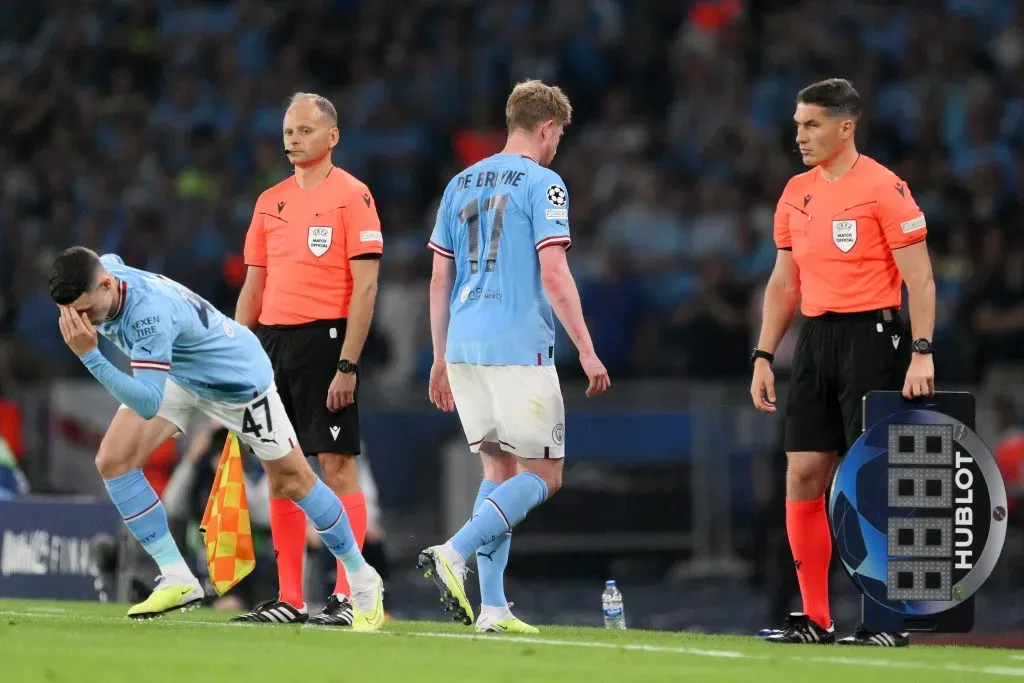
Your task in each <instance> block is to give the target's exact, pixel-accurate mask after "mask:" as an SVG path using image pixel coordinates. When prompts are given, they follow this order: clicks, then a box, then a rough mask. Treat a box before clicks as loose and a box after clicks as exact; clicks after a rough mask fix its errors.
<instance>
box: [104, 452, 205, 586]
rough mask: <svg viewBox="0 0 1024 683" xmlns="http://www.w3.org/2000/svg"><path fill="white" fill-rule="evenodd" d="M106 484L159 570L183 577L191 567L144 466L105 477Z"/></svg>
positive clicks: (189, 571) (187, 574)
mask: <svg viewBox="0 0 1024 683" xmlns="http://www.w3.org/2000/svg"><path fill="white" fill-rule="evenodd" d="M103 484H104V486H106V487H107V493H109V494H110V500H112V501H113V502H114V506H115V507H117V511H118V512H120V513H121V518H122V519H124V523H125V526H127V527H128V531H130V532H131V534H132V536H134V537H135V540H137V541H138V542H139V544H140V545H141V546H142V548H143V549H144V550H145V551H146V552H147V553H149V556H150V557H152V558H153V561H154V562H156V565H157V566H158V567H159V568H160V571H161V572H162V573H163V574H164V575H167V576H177V577H182V578H184V577H185V576H191V575H192V570H191V569H189V567H188V565H187V564H186V563H185V558H184V557H182V556H181V551H180V550H178V544H177V543H175V542H174V537H172V536H171V530H170V527H168V526H167V511H166V510H165V509H164V504H163V503H161V502H160V499H159V498H158V497H157V495H156V491H154V490H153V487H152V486H150V485H149V482H148V481H147V480H146V477H145V475H143V474H142V470H139V469H135V470H131V471H130V472H128V473H126V474H122V475H121V476H120V477H115V478H114V479H105V480H104V481H103Z"/></svg>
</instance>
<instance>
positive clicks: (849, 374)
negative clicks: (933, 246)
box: [750, 78, 935, 647]
mask: <svg viewBox="0 0 1024 683" xmlns="http://www.w3.org/2000/svg"><path fill="white" fill-rule="evenodd" d="M860 108H861V107H860V96H859V95H858V94H857V91H856V90H855V89H854V88H853V86H852V85H851V84H850V83H849V81H846V80H843V79H836V78H834V79H829V80H826V81H822V82H820V83H815V84H813V85H810V86H808V87H806V88H804V89H803V90H801V91H800V93H799V94H798V95H797V104H796V114H795V116H794V121H795V123H796V142H797V146H798V147H799V150H800V155H801V156H802V157H803V162H804V164H805V165H806V166H810V167H811V170H809V171H806V172H804V173H801V174H800V175H797V176H794V177H793V178H792V179H790V181H789V183H788V184H787V185H786V189H785V190H784V191H783V193H782V197H781V199H779V203H778V206H777V208H776V211H775V230H774V232H775V244H776V247H777V248H778V253H777V257H776V261H775V269H774V270H773V271H772V274H771V278H770V279H769V281H768V286H767V288H766V290H765V295H764V314H763V318H762V323H761V334H760V339H759V341H758V345H757V348H756V349H754V352H753V354H752V360H753V364H754V372H753V375H754V376H753V381H752V383H751V387H750V394H751V397H752V398H753V401H754V405H755V406H756V407H757V408H758V409H759V410H762V411H764V412H768V413H771V412H774V411H775V377H774V375H773V373H772V369H771V364H772V361H773V360H774V357H773V355H772V354H773V353H774V351H775V348H776V347H777V346H778V344H779V341H780V340H781V339H782V337H783V335H784V334H785V333H786V330H787V329H788V327H789V324H790V322H791V321H792V319H793V314H794V312H795V310H796V306H797V303H798V302H799V303H800V310H801V312H802V313H803V314H804V315H805V316H806V317H807V323H806V324H805V325H804V326H803V329H802V330H801V333H800V336H799V339H798V340H797V347H796V355H795V358H794V366H793V373H792V379H791V382H790V390H789V397H788V400H787V405H786V417H785V427H784V438H785V449H786V456H787V460H788V467H787V472H786V531H787V534H788V536H789V544H790V548H791V549H792V551H793V559H794V563H795V565H796V571H797V578H798V579H799V583H800V594H801V597H802V598H803V609H804V611H803V613H798V614H793V615H790V617H789V618H788V620H787V623H786V625H785V626H784V627H783V628H781V629H773V630H771V631H769V632H768V634H767V635H766V637H765V640H766V641H768V642H773V643H834V642H836V637H835V629H834V628H833V625H832V618H831V616H830V611H829V601H828V573H829V571H828V570H829V561H830V559H831V555H832V536H831V532H830V530H829V525H828V519H827V517H826V514H825V489H826V487H827V486H828V483H829V481H830V480H831V478H832V473H833V471H834V469H835V466H836V464H837V460H836V458H837V456H838V455H841V454H843V453H844V452H845V451H846V450H847V449H848V448H849V447H850V446H851V445H852V444H853V442H854V441H856V440H857V437H858V436H859V435H860V432H861V416H862V406H861V399H862V398H863V396H864V394H866V393H868V392H869V391H874V390H885V389H889V390H899V389H902V392H903V395H904V396H906V397H907V398H916V397H921V396H930V395H932V394H933V393H934V391H935V367H934V365H933V362H932V355H931V354H932V343H931V337H932V332H933V329H934V326H935V282H934V280H933V278H932V267H931V261H930V258H929V256H928V248H927V246H926V243H925V236H926V235H927V232H928V230H927V226H926V222H925V217H924V214H923V213H922V212H921V209H920V207H918V205H917V203H916V202H915V201H914V198H913V196H912V195H911V194H910V188H909V187H907V184H906V183H905V182H904V181H903V180H902V179H900V178H899V177H897V176H896V174H894V173H893V172H892V171H890V170H889V169H888V168H886V167H885V166H882V165H881V164H879V163H878V162H877V161H875V160H873V159H870V158H868V157H866V156H864V155H862V154H860V153H859V152H858V151H857V147H856V144H855V142H854V134H855V132H856V128H857V119H858V117H859V115H860ZM904 282H905V283H906V285H907V292H908V295H909V300H910V302H909V303H910V330H907V329H906V326H905V324H904V322H903V320H902V318H900V315H899V310H900V305H901V303H902V302H901V300H900V299H901V296H902V285H903V283H904ZM838 642H840V643H842V644H849V645H874V646H882V647H901V646H904V645H907V644H909V638H908V635H907V634H906V633H869V632H867V631H866V630H864V628H863V626H862V627H861V628H860V629H858V630H857V631H856V633H854V634H853V635H852V636H849V637H847V638H843V639H841V640H839V641H838Z"/></svg>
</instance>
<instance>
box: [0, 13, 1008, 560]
mask: <svg viewBox="0 0 1024 683" xmlns="http://www.w3.org/2000/svg"><path fill="white" fill-rule="evenodd" d="M831 76H842V77H846V78H849V79H850V80H852V81H853V83H854V85H855V86H856V87H857V88H858V89H859V91H860V93H861V95H862V98H863V100H864V112H865V113H864V116H863V118H862V120H861V122H860V125H859V133H858V142H859V145H860V148H861V151H862V152H865V153H867V154H869V155H871V156H873V157H874V158H876V159H877V160H879V161H881V162H882V163H884V164H887V165H890V166H891V167H892V168H893V169H894V170H895V171H896V172H897V173H899V174H900V175H901V176H902V177H903V178H904V179H905V180H906V181H908V183H909V185H910V188H911V190H912V191H913V193H914V195H915V197H916V199H917V201H918V203H919V204H920V205H921V207H922V208H923V209H924V211H925V213H926V214H927V217H928V225H929V245H930V248H931V250H932V254H933V259H934V261H933V263H934V268H935V275H936V281H937V285H938V296H939V310H938V321H937V329H936V335H935V336H936V344H937V348H938V349H939V351H938V353H937V356H936V364H937V372H938V378H939V382H940V384H942V383H962V384H965V385H968V386H976V385H979V384H980V383H983V382H985V381H986V378H987V377H988V376H990V375H991V373H992V372H994V369H996V368H1003V367H1008V366H1011V367H1012V366H1013V365H1014V364H1019V363H1020V362H1021V361H1024V230H1022V227H1021V224H1020V221H1021V216H1022V212H1024V206H1022V202H1024V155H1022V153H1021V150H1022V148H1024V4H1022V3H1021V2H1017V1H1015V0H900V1H899V2H895V1H882V0H828V1H825V0H803V1H799V0H685V1H678V2H666V1H663V0H306V1H305V2H302V3H291V2H270V1H266V0H233V1H227V0H224V1H217V0H50V1H45V2H31V3H22V2H18V3H4V4H3V7H0V130H3V139H4V143H3V145H0V193H2V196H0V398H3V397H4V392H5V391H6V394H7V396H6V398H7V399H8V406H10V404H11V402H12V401H13V402H14V403H15V404H16V403H17V396H15V395H14V391H13V389H12V388H11V387H13V386H16V385H17V386H25V385H28V384H34V383H37V382H40V381H44V382H45V381H51V380H53V379H55V378H63V377H75V376H78V377H82V376H83V375H84V372H83V370H82V368H81V367H80V364H79V363H78V362H77V361H76V359H75V358H74V357H73V356H72V355H71V354H70V352H68V351H67V349H66V348H65V347H64V344H63V343H62V340H61V338H60V334H59V331H58V329H57V325H56V321H55V319H56V311H55V308H54V306H53V304H52V303H51V301H50V300H49V297H48V295H47V288H46V279H45V273H46V270H47V269H48V267H49V263H50V261H51V258H52V256H53V255H54V253H55V251H56V250H59V249H61V248H63V247H66V246H68V245H71V244H85V245H88V246H90V247H92V248H94V249H96V250H98V251H100V252H111V251H112V252H116V253H118V254H120V255H122V256H123V258H124V259H125V261H126V262H127V263H128V264H130V265H134V266H137V267H141V268H145V269H149V270H154V271H159V272H161V273H164V274H166V275H167V276H169V277H172V278H174V279H177V280H179V281H181V282H183V283H185V284H187V285H188V286H189V287H191V288H193V289H194V290H195V291H196V292H198V293H200V294H201V295H202V296H204V297H206V298H208V299H209V300H210V301H212V302H214V303H215V304H216V305H217V306H218V307H219V308H221V309H222V310H224V311H225V312H228V313H230V312H232V311H233V308H234V304H235V299H236V296H237V292H238V288H239V286H240V283H241V280H242V278H243V277H244V264H243V263H242V260H241V252H242V245H243V240H244V235H245V231H246V228H247V227H248V224H249V220H250V216H251V212H252V208H253V205H254V202H255V199H256V197H257V196H258V195H259V193H260V192H261V191H262V190H263V189H265V188H266V187H268V186H270V185H272V184H274V183H276V182H278V181H279V180H281V179H283V178H284V177H286V176H287V175H288V174H289V172H290V169H289V167H288V165H287V161H286V159H285V157H284V155H283V154H282V141H281V134H280V128H281V117H282V115H283V109H284V104H285V102H286V101H287V99H288V97H289V95H290V94H291V93H293V92H295V91H316V92H319V93H321V94H324V95H326V96H327V97H329V98H331V99H332V100H333V101H334V103H335V104H336V106H337V108H338V111H339V114H340V121H339V127H340V129H341V142H340V144H339V146H338V148H337V150H336V152H335V161H336V163H337V164H338V165H340V166H342V167H344V168H346V169H347V170H349V171H350V172H352V173H353V174H355V175H356V176H357V177H359V178H361V179H362V180H364V181H365V182H366V183H367V184H368V185H369V186H370V188H371V190H372V191H373V193H374V194H375V196H376V199H377V204H378V207H379V210H380V212H381V220H382V224H383V231H384V234H385V253H384V258H383V262H382V278H381V286H380V292H379V299H378V308H377V314H376V318H375V328H374V337H373V343H372V346H373V348H372V351H373V352H375V353H376V358H377V368H376V371H375V372H376V377H377V380H378V382H379V383H380V384H381V386H383V387H385V389H386V390H385V391H384V392H383V394H384V395H385V396H386V395H387V394H388V392H391V393H392V394H395V393H407V390H409V389H410V388H411V392H412V393H416V394H418V393H419V392H422V385H423V384H424V382H423V380H424V378H425V377H426V373H427V370H428V368H429V362H430V341H429V329H428V320H427V306H426V303H427V277H428V273H429V267H430V256H429V252H427V251H426V250H425V247H424V245H425V242H426V239H427V237H428V235H429V232H430V227H431V226H432V224H433V221H434V216H435V211H436V206H437V201H438V198H439V195H440V193H441V190H442V189H443V187H444V184H445V183H446V182H447V180H448V179H449V177H450V176H451V175H453V174H454V173H455V172H457V171H458V170H460V169H461V168H463V167H464V166H466V165H468V164H470V163H472V162H474V161H476V160H477V159H479V158H482V157H483V156H486V155H487V154H490V153H492V152H495V151H497V150H499V149H500V147H501V145H502V144H503V142H504V133H505V131H504V120H503V118H504V101H505V98H506V96H507V93H508V91H509V89H510V87H511V86H512V85H513V84H514V83H515V82H517V81H519V80H523V79H526V78H540V79H543V80H545V81H547V82H551V83H557V84H559V85H561V86H562V87H563V88H564V89H565V90H566V92H567V93H568V95H569V96H570V98H571V99H572V102H573V105H574V120H573V123H572V125H571V126H570V127H569V128H568V129H567V132H566V135H565V138H564V140H563V142H562V145H561V148H560V151H559V154H558V157H557V158H556V160H555V162H554V164H553V167H554V168H555V170H557V171H558V172H559V173H560V174H561V175H562V177H563V178H564V179H565V181H566V184H567V186H568V189H569V193H570V197H571V204H572V215H571V226H572V231H573V237H574V245H575V248H574V249H573V250H572V252H570V264H571V266H572V268H573V271H574V273H575V275H576V277H577V279H578V282H579V285H580V288H581V292H582V296H583V301H584V309H585V311H586V313H587V317H588V319H589V322H590V326H591V330H592V332H593V335H594V338H595V343H596V346H597V349H598V352H599V354H600V355H601V357H602V359H603V360H604V361H605V363H606V365H607V366H608V368H609V370H610V371H611V373H612V376H613V377H614V378H617V379H619V380H626V379H634V380H638V381H644V380H648V379H653V378H657V379H661V380H665V379H671V380H673V381H676V380H677V381H679V382H685V381H691V380H693V381H705V382H707V381H710V382H729V383H735V384H736V385H737V386H740V385H742V384H743V383H744V382H746V381H747V378H748V376H749V375H748V373H749V364H748V363H747V362H746V359H747V355H748V353H749V349H750V348H751V346H752V344H753V342H754V338H755V336H756V334H757V330H758V325H759V308H760V302H761V291H762V288H763V286H764V283H765V281H766V279H767V277H768V274H769V272H770V270H771V267H772V265H773V263H774V258H775V247H774V244H773V242H772V235H771V226H772V214H773V211H774V208H775V203H776V201H777V199H778V196H779V193H780V192H781V190H782V188H783V186H784V185H785V183H786V181H787V180H788V178H789V177H790V176H791V175H792V174H794V173H796V172H799V171H801V170H802V168H801V166H800V162H799V158H798V156H797V155H795V154H794V151H793V148H794V143H793V138H794V129H793V125H792V122H791V118H792V114H793V107H794V96H795V93H796V91H797V90H798V89H799V88H801V87H803V86H804V85H807V84H808V83H810V82H812V81H815V80H818V79H820V78H824V77H831ZM787 339H788V341H787V343H786V344H784V346H783V348H782V349H781V350H780V353H779V361H778V366H779V368H781V370H782V371H783V373H784V371H785V368H786V367H787V366H788V364H789V362H790V360H791V354H792V340H793V336H792V335H791V336H790V337H788V338H787ZM559 352H560V354H561V357H560V364H559V370H560V372H561V373H563V375H564V376H571V375H572V374H573V373H574V372H577V368H576V363H575V362H574V359H573V354H572V347H571V344H568V343H563V344H562V345H561V348H560V351H559ZM1018 399H1019V397H1017V398H1014V397H1012V396H1009V395H1008V396H1005V397H1002V396H1001V397H1000V398H999V400H998V401H997V403H998V406H999V409H998V410H997V411H996V413H995V414H996V416H997V419H998V422H997V423H996V424H997V425H998V427H997V429H996V431H995V432H993V433H992V434H991V438H992V439H995V440H996V441H999V440H1002V439H1004V437H1005V438H1006V439H1010V440H1011V441H1012V440H1013V439H1015V438H1017V437H1016V434H1017V431H1016V425H1017V424H1018V418H1017V415H1018V413H1017V406H1018V405H1019V404H1018V403H1016V402H1015V401H1016V400H1018ZM747 407H749V406H747ZM0 408H2V406H0ZM3 414H4V413H3V410H2V409H0V426H2V424H3V420H4V418H3ZM570 438H571V437H570ZM19 439H20V437H19ZM1019 441H1020V440H1019V439H1017V441H1013V443H1015V444H1016V446H1015V447H1016V448H1017V450H1018V451H1020V450H1022V449H1024V446H1022V445H1021V444H1020V443H1019ZM371 450H372V444H371ZM1016 452H1017V451H1015V453H1016ZM1013 457H1014V458H1018V457H1020V456H1019V455H1015V456H1013ZM772 462H775V465H776V469H777V465H778V463H777V461H772ZM1014 471H1016V470H1014ZM381 488H382V496H383V497H385V498H386V492H385V489H386V486H384V485H382V487H381ZM513 555H515V553H513Z"/></svg>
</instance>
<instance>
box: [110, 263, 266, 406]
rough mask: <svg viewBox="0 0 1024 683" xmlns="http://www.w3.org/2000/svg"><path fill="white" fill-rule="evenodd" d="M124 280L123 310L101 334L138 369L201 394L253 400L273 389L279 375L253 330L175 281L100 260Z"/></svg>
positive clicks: (226, 400)
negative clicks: (160, 373) (161, 374)
mask: <svg viewBox="0 0 1024 683" xmlns="http://www.w3.org/2000/svg"><path fill="white" fill-rule="evenodd" d="M100 261H101V262H102V263H103V267H104V268H106V269H107V272H108V273H110V274H111V275H113V276H114V277H116V278H117V279H118V280H119V281H120V283H121V294H122V297H121V301H122V305H121V308H120V310H119V311H117V314H116V315H115V317H114V318H113V319H111V320H108V321H106V322H103V323H100V324H98V325H96V330H97V331H98V332H99V333H100V334H102V335H103V336H105V337H106V338H107V339H109V340H110V341H112V342H113V343H114V345H115V346H117V348H119V349H120V350H121V351H122V352H123V353H124V354H125V355H127V356H128V357H129V358H130V359H131V365H132V368H135V369H146V370H163V371H166V372H168V373H169V376H170V378H171V379H172V380H173V381H174V382H175V383H176V384H179V385H181V386H182V387H185V388H186V389H189V390H190V391H192V392H193V393H195V394H196V395H197V396H201V397H203V398H208V399H211V400H214V401H219V402H221V403H247V402H249V401H251V400H252V399H253V398H255V397H256V396H258V395H260V394H262V393H263V392H265V391H266V390H267V389H269V388H270V385H271V383H272V382H273V378H274V371H273V368H272V367H271V365H270V359H269V358H268V357H267V354H266V352H265V351H264V350H263V346H262V345H261V344H260V342H259V339H257V338H256V335H254V334H253V333H252V332H250V331H249V329H248V328H245V327H243V326H242V325H239V324H238V323H236V322H235V321H234V320H232V319H230V318H228V317H227V316H226V315H224V314H223V313H221V312H220V311H218V310H217V309H216V308H214V307H213V306H212V305H211V304H210V303H208V302H207V301H206V300H205V299H203V298H202V297H200V296H199V295H198V294H195V293H194V292H192V291H191V290H190V289H188V288H187V287H185V286H184V285H181V284H178V283H177V282H175V281H174V280H171V279H169V278H166V277H164V276H163V275H157V274H156V273H150V272H147V271H144V270H139V269H137V268H131V267H129V266H126V265H124V262H123V261H122V260H121V258H120V257H118V256H116V255H114V254H105V255H104V256H102V257H100Z"/></svg>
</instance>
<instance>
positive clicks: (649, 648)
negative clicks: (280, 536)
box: [0, 610, 1024, 678]
mask: <svg viewBox="0 0 1024 683" xmlns="http://www.w3.org/2000/svg"><path fill="white" fill-rule="evenodd" d="M168 616H169V617H171V618H166V619H158V620H155V621H154V622H153V625H159V626H175V625H181V626H207V627H210V626H212V627H217V628H224V627H228V628H257V629H263V628H266V625H265V624H233V623H230V622H218V621H197V620H193V619H175V618H173V615H168ZM3 617H31V618H35V619H59V618H64V619H69V620H73V621H92V622H105V623H113V622H117V623H126V622H128V620H127V619H125V618H124V617H108V616H98V615H76V614H74V613H73V612H68V613H65V614H57V613H50V612H42V611H10V610H8V611H5V610H0V618H3ZM128 623H133V624H136V625H139V626H140V627H145V624H148V623H150V622H145V621H139V622H128ZM316 630H317V631H329V632H331V633H339V634H349V635H356V636H358V635H376V636H393V637H399V638H401V637H414V638H445V639H449V640H482V641H485V642H489V643H506V644H515V645H547V646H556V647H581V648H592V649H603V650H627V651H631V652H660V653H667V654H680V655H690V656H694V657H715V658H720V659H734V660H751V661H756V660H787V661H792V662H811V663H814V664H843V665H847V666H867V667H874V668H882V669H913V670H917V671H954V672H957V673H970V674H981V675H988V676H1008V677H1012V678H1024V667H1011V666H997V665H987V666H967V665H963V664H953V663H947V664H938V663H934V664H929V663H925V662H908V661H904V660H898V659H878V658H874V659H871V658H863V659H862V658H859V657H831V656H814V657H802V656H798V655H780V656H778V657H772V656H769V655H757V654H747V653H745V652H737V651H735V650H710V649H702V648H690V647H673V646H669V645H640V644H635V643H622V644H616V643H600V642H596V641H586V640H557V639H554V638H533V637H530V636H510V635H501V634H495V635H481V634H469V633H465V634H462V633H439V632H433V631H424V632H419V633H415V632H413V633H397V632H389V631H387V630H384V631H377V632H371V633H353V632H352V631H350V630H348V629H336V630H335V629H321V628H318V629H316ZM778 647H779V648H780V649H783V648H786V646H785V645H780V646H778ZM793 647H797V646H793ZM813 647H821V646H813ZM1010 657H1011V658H1012V659H1024V655H1010Z"/></svg>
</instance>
